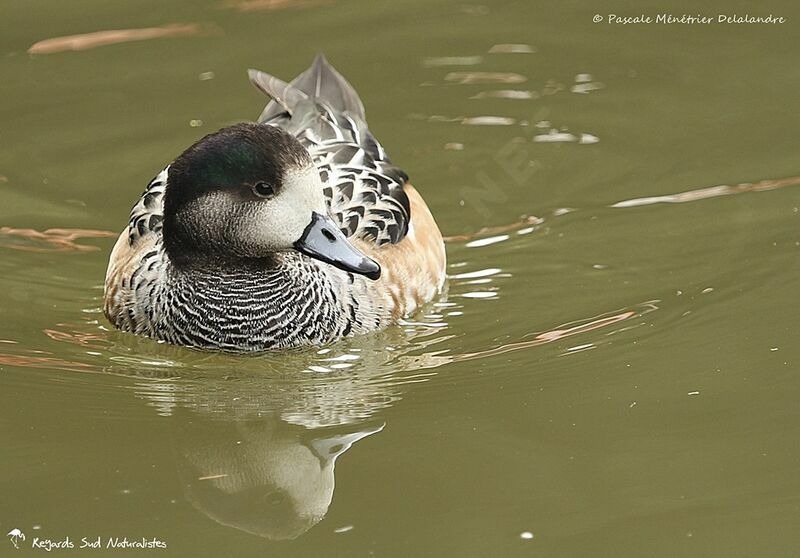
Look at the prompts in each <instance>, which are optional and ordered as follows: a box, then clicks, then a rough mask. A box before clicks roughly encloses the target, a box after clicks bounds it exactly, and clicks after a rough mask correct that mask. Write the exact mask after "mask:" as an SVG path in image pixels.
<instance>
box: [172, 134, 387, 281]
mask: <svg viewBox="0 0 800 558" xmlns="http://www.w3.org/2000/svg"><path fill="white" fill-rule="evenodd" d="M164 245H165V248H166V250H167V254H168V255H169V257H170V259H171V260H172V261H173V262H174V263H176V264H177V265H192V264H198V263H202V262H205V261H209V260H212V261H230V260H232V259H242V260H253V259H263V258H269V257H271V256H273V255H274V254H275V253H277V252H282V251H287V250H297V251H299V252H302V253H304V254H306V255H307V256H310V257H312V258H316V259H318V260H321V261H323V262H326V263H329V264H331V265H334V266H336V267H338V268H340V269H343V270H344V271H348V272H352V273H357V274H361V275H365V276H367V277H369V278H371V279H377V278H378V277H379V276H380V271H381V268H380V266H379V265H378V263H377V262H375V261H374V260H372V259H370V258H369V257H367V256H365V255H364V254H363V253H362V252H360V251H359V250H358V249H357V248H355V246H353V245H352V244H351V243H350V241H349V240H348V239H347V237H345V235H344V234H343V233H342V232H341V231H340V230H339V227H338V225H337V224H336V223H334V221H333V220H331V218H330V217H329V216H328V212H327V209H326V203H325V195H324V193H323V187H322V183H321V181H320V178H319V173H318V172H317V169H316V168H315V167H314V164H313V162H312V161H311V157H310V155H309V154H308V151H307V150H306V149H305V148H304V147H303V146H302V145H301V144H300V142H299V141H297V139H296V138H295V137H294V136H292V135H291V134H289V133H287V132H285V131H283V130H281V129H280V128H277V127H275V126H269V125H264V124H236V125H234V126H230V127H228V128H223V129H222V130H219V131H218V132H215V133H213V134H210V135H208V136H206V137H204V138H202V139H201V140H200V141H198V142H197V143H195V144H194V145H192V146H191V147H189V148H188V149H187V150H186V151H184V152H183V153H182V154H181V155H180V156H179V157H178V158H177V159H175V161H174V162H173V163H172V164H171V165H170V167H169V172H168V180H167V187H166V192H165V196H164Z"/></svg>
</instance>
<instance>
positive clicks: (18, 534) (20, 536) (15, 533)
mask: <svg viewBox="0 0 800 558" xmlns="http://www.w3.org/2000/svg"><path fill="white" fill-rule="evenodd" d="M7 536H8V538H10V539H11V542H12V544H13V545H14V548H16V549H19V545H18V544H17V543H18V542H19V541H24V540H25V533H23V532H22V531H20V530H19V529H11V531H9V532H8V535H7Z"/></svg>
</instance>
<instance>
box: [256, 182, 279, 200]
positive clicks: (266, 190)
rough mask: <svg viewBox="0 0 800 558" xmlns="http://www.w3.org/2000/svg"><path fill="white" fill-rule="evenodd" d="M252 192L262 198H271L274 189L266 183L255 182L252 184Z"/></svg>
mask: <svg viewBox="0 0 800 558" xmlns="http://www.w3.org/2000/svg"><path fill="white" fill-rule="evenodd" d="M253 191H254V192H255V193H256V194H257V195H259V196H261V197H262V198H271V197H272V196H274V195H275V187H274V186H273V185H272V184H267V183H266V182H256V183H255V184H253Z"/></svg>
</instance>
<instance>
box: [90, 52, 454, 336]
mask: <svg viewBox="0 0 800 558" xmlns="http://www.w3.org/2000/svg"><path fill="white" fill-rule="evenodd" d="M248 74H249V78H250V81H251V82H252V83H253V84H254V85H255V86H256V87H257V88H258V89H259V90H260V91H262V92H263V93H264V94H266V95H267V96H268V97H269V98H270V99H271V100H270V101H269V102H268V103H267V105H266V107H265V108H264V110H263V111H262V112H261V115H260V116H259V118H258V119H257V120H256V121H254V122H242V123H237V124H234V125H231V126H227V127H224V128H222V129H220V130H218V131H216V132H213V133H211V134H208V135H206V136H205V137H203V138H201V139H199V140H198V141H197V142H195V143H194V144H193V145H191V146H190V147H188V148H187V149H186V150H185V151H183V153H181V154H180V155H179V156H178V157H176V158H175V159H174V160H173V161H172V162H171V163H169V164H168V165H167V166H166V167H165V168H164V169H163V170H162V171H161V172H159V173H158V175H157V176H156V177H155V178H154V179H153V180H152V181H151V182H150V183H149V184H148V186H147V188H146V189H145V190H144V192H143V193H142V195H141V197H140V198H139V199H138V201H137V202H136V203H135V205H134V206H133V209H132V210H131V213H130V219H129V221H128V225H127V227H126V228H125V229H124V230H123V231H122V233H121V234H120V236H119V238H118V240H117V242H116V244H115V245H114V247H113V249H112V251H111V254H110V257H109V263H108V268H107V271H106V276H105V283H104V293H103V309H104V313H105V315H106V317H107V318H108V320H109V321H110V322H111V324H112V325H113V326H115V327H116V328H118V329H120V330H122V331H123V332H128V333H132V334H136V335H141V336H146V337H150V338H152V339H155V340H157V341H159V342H163V343H170V344H174V345H181V346H186V347H191V348H195V349H203V350H218V351H230V352H262V351H269V350H273V349H286V348H292V347H302V346H315V345H323V344H327V343H332V342H335V341H338V340H340V339H342V338H345V337H349V336H356V335H363V334H366V333H369V332H373V331H377V330H380V329H383V328H386V327H389V326H390V325H392V324H396V323H397V322H398V321H399V320H401V319H403V318H404V317H407V316H410V315H411V314H413V313H414V312H416V311H417V310H418V309H419V308H420V307H422V306H423V305H424V304H426V303H428V302H430V301H431V300H433V299H434V298H435V297H436V296H437V295H438V294H439V293H441V292H442V290H443V287H444V284H445V278H446V274H445V266H446V254H445V248H444V242H443V239H442V234H441V231H440V230H439V227H438V225H437V224H436V221H435V220H434V218H433V215H432V214H431V211H430V209H429V208H428V206H427V205H426V203H425V201H424V200H423V198H422V196H421V195H420V194H419V193H418V191H417V190H416V189H415V188H414V186H413V185H412V184H411V182H410V181H409V177H408V175H407V174H406V173H405V172H404V171H403V170H402V169H401V168H400V167H398V166H396V165H395V164H394V163H392V161H391V160H390V159H389V157H388V156H387V154H386V151H385V150H384V148H383V146H382V145H381V144H380V143H379V142H378V140H377V139H376V138H375V136H374V135H373V134H372V133H371V132H370V130H369V128H368V127H367V122H366V116H365V113H364V105H363V103H362V101H361V99H360V98H359V96H358V94H357V93H356V91H355V89H354V88H353V86H352V85H350V83H349V82H348V81H347V80H346V79H345V78H344V77H343V76H342V75H341V74H340V73H339V72H338V71H337V70H336V69H335V68H334V67H333V66H332V65H331V64H330V63H328V61H327V60H326V59H325V57H324V56H323V55H321V54H320V55H318V56H317V57H316V59H315V60H314V62H313V64H312V65H311V66H310V67H309V68H308V69H307V70H305V71H304V72H303V73H301V74H300V75H298V76H297V77H296V78H295V79H294V80H292V81H291V82H289V83H287V82H285V81H282V80H281V79H279V78H277V77H275V76H272V75H270V74H267V73H265V72H262V71H259V70H249V71H248Z"/></svg>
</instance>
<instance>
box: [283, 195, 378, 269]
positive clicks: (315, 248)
mask: <svg viewBox="0 0 800 558" xmlns="http://www.w3.org/2000/svg"><path fill="white" fill-rule="evenodd" d="M294 247H295V248H296V249H297V251H298V252H302V253H303V254H305V255H306V256H310V257H312V258H315V259H317V260H320V261H323V262H325V263H329V264H331V265H333V266H336V267H338V268H339V269H342V270H344V271H349V272H350V273H358V274H359V275H364V276H365V277H369V278H370V279H373V280H374V279H377V278H378V277H380V276H381V266H380V265H378V262H376V261H375V260H373V259H372V258H368V257H367V256H365V255H364V254H363V253H362V252H360V251H359V250H358V249H357V248H356V247H355V246H353V245H352V244H351V243H350V241H349V240H347V237H346V236H345V235H344V234H342V231H340V230H339V227H338V226H336V223H334V222H333V221H332V220H331V218H330V217H327V216H325V215H320V214H319V213H317V212H316V211H314V212H313V213H312V214H311V222H310V223H309V224H308V226H307V227H306V230H304V231H303V234H302V236H301V237H300V239H299V240H298V241H297V242H295V243H294Z"/></svg>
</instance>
